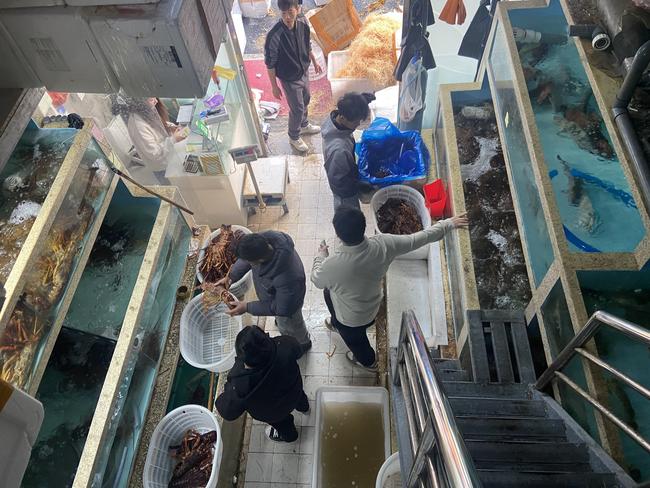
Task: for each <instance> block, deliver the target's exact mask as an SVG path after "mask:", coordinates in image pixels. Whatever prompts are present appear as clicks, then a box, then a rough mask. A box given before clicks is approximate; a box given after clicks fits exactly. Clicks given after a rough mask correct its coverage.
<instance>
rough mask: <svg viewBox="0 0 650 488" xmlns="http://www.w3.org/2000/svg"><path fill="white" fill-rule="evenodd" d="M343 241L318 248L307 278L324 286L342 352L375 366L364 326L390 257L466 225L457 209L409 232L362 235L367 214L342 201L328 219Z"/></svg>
mask: <svg viewBox="0 0 650 488" xmlns="http://www.w3.org/2000/svg"><path fill="white" fill-rule="evenodd" d="M332 223H333V224H334V230H335V231H336V235H337V236H338V238H339V239H340V240H341V242H342V245H341V246H340V247H339V248H338V249H337V250H336V251H335V252H334V253H333V254H332V256H329V251H328V249H327V246H322V245H321V247H320V249H319V252H318V256H316V257H315V258H314V264H313V266H312V270H311V281H312V283H314V285H316V287H317V288H320V289H323V290H324V295H325V303H326V304H327V308H328V309H329V311H330V314H331V315H332V317H331V319H330V320H329V322H328V321H326V323H325V325H326V326H327V327H328V328H329V329H330V330H332V331H334V332H338V333H339V334H340V335H341V337H342V339H343V341H344V342H345V344H346V345H347V346H348V348H349V349H350V350H349V351H348V352H347V354H346V356H347V358H348V360H350V361H351V362H352V363H354V364H356V365H357V366H361V367H363V368H366V369H369V370H373V371H374V370H375V369H376V366H377V361H376V358H375V351H374V350H373V348H372V346H371V345H370V341H368V336H367V335H366V329H367V328H368V327H370V326H371V325H372V324H373V323H374V321H375V317H376V316H377V312H378V311H379V306H380V305H381V301H382V298H383V290H382V279H383V278H384V275H385V274H386V271H388V267H389V266H390V263H391V262H393V260H394V259H395V258H397V257H398V256H400V255H402V254H406V253H408V252H410V251H413V250H414V249H417V248H419V247H422V246H424V245H426V244H429V243H431V242H435V241H439V240H440V239H442V238H443V237H444V235H445V234H446V233H447V232H450V231H452V230H453V229H457V228H460V227H467V217H466V216H465V215H459V216H456V217H452V218H450V219H446V220H441V221H439V222H437V223H436V224H435V225H432V226H431V227H428V228H427V229H424V230H422V231H420V232H416V233H415V234H410V235H391V234H378V235H374V236H372V237H366V236H365V235H364V234H365V231H366V218H365V216H364V215H363V212H361V210H358V209H356V208H351V207H345V206H344V207H341V208H339V209H338V210H337V211H336V213H335V214H334V219H333V220H332Z"/></svg>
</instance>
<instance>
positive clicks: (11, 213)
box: [0, 129, 78, 283]
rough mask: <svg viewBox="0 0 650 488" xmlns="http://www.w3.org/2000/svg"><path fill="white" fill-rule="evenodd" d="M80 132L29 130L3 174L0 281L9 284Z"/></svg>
mask: <svg viewBox="0 0 650 488" xmlns="http://www.w3.org/2000/svg"><path fill="white" fill-rule="evenodd" d="M77 133H78V131H76V130H75V129H30V130H26V131H25V133H24V134H23V136H22V137H21V138H20V140H19V141H18V144H17V145H16V149H14V152H13V153H12V155H11V157H10V158H9V161H7V164H6V165H5V167H4V168H2V171H0V183H1V185H2V186H1V187H0V192H1V193H0V282H2V283H5V282H6V281H7V277H8V276H9V273H10V272H11V270H12V268H13V265H14V263H15V262H16V258H17V257H18V254H19V253H20V250H21V249H22V246H23V244H24V243H25V239H26V238H27V235H28V234H29V231H30V230H31V228H32V225H33V224H34V221H35V220H36V216H37V215H38V213H39V211H40V210H41V205H42V204H43V202H44V201H45V198H46V197H47V194H48V192H49V191H50V187H51V186H52V183H53V182H54V179H55V178H56V175H57V173H58V172H59V168H60V167H61V164H62V163H63V160H64V159H65V156H66V154H67V153H68V150H69V149H70V146H71V145H72V142H73V140H74V137H75V135H77Z"/></svg>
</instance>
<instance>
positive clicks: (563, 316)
mask: <svg viewBox="0 0 650 488" xmlns="http://www.w3.org/2000/svg"><path fill="white" fill-rule="evenodd" d="M541 311H542V318H543V319H544V330H545V331H546V337H547V338H548V342H549V347H550V350H551V356H552V357H553V358H555V357H556V356H557V355H558V353H559V352H560V351H562V349H564V347H565V346H566V345H567V344H568V343H569V341H570V340H571V339H573V336H574V335H575V333H574V331H573V326H572V325H571V315H570V314H569V307H568V306H567V303H566V297H565V296H564V288H563V286H562V282H561V281H560V280H557V282H556V283H555V285H554V286H553V288H552V289H551V292H550V293H549V294H548V296H547V297H546V300H545V301H544V303H543V304H542V308H541Z"/></svg>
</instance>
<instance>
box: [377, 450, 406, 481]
mask: <svg viewBox="0 0 650 488" xmlns="http://www.w3.org/2000/svg"><path fill="white" fill-rule="evenodd" d="M402 486H403V485H402V476H401V472H400V463H399V451H397V452H394V453H393V454H391V455H390V457H389V458H388V459H386V461H384V464H382V465H381V469H380V470H379V473H378V474H377V482H376V484H375V488H401V487H402Z"/></svg>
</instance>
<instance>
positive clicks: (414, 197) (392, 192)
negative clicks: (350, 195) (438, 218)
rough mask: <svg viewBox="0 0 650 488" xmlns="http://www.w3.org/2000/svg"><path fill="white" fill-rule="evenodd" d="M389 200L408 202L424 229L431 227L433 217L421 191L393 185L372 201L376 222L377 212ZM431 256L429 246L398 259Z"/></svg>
mask: <svg viewBox="0 0 650 488" xmlns="http://www.w3.org/2000/svg"><path fill="white" fill-rule="evenodd" d="M389 198H399V199H401V200H406V201H407V202H408V203H410V204H411V205H413V206H414V207H415V209H416V210H417V212H418V215H419V216H420V220H421V221H422V227H423V228H424V229H426V228H427V227H430V226H431V215H430V214H429V210H428V209H427V207H426V205H425V204H424V197H423V196H422V195H421V194H420V192H419V191H417V190H415V189H413V188H411V187H410V186H406V185H391V186H387V187H385V188H382V189H381V190H379V191H377V193H375V194H374V195H373V197H372V200H371V201H370V205H371V206H372V211H373V212H374V213H375V220H376V221H377V220H378V216H377V212H379V209H380V208H381V206H382V205H383V204H384V203H386V201H387V200H388V199H389ZM376 232H377V233H378V234H382V232H381V231H380V230H379V228H377V229H376ZM428 256H429V244H427V245H425V246H422V247H421V248H419V249H416V250H415V251H411V252H409V253H407V254H403V255H401V256H399V258H398V259H427V258H428Z"/></svg>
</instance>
